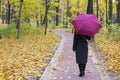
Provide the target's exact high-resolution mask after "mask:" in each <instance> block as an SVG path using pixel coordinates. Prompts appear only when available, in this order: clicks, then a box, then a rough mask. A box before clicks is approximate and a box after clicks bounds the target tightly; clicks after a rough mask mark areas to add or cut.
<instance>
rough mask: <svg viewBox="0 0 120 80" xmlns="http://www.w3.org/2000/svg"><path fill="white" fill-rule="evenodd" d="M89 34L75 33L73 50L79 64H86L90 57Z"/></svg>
mask: <svg viewBox="0 0 120 80" xmlns="http://www.w3.org/2000/svg"><path fill="white" fill-rule="evenodd" d="M87 40H90V37H89V36H85V35H78V34H76V32H75V33H74V39H73V50H74V51H75V53H76V62H77V63H78V64H86V63H87V58H88V42H87Z"/></svg>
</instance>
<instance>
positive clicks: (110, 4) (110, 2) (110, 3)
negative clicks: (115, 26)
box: [109, 0, 112, 24]
mask: <svg viewBox="0 0 120 80" xmlns="http://www.w3.org/2000/svg"><path fill="white" fill-rule="evenodd" d="M111 22H112V0H109V24H110V23H111Z"/></svg>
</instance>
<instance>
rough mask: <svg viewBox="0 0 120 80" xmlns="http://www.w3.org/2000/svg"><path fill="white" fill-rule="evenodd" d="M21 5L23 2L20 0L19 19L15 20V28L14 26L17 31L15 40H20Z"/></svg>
mask: <svg viewBox="0 0 120 80" xmlns="http://www.w3.org/2000/svg"><path fill="white" fill-rule="evenodd" d="M22 3H23V0H20V10H19V18H18V20H17V26H16V27H17V29H18V35H17V39H19V38H20V18H21V13H22Z"/></svg>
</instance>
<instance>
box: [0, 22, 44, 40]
mask: <svg viewBox="0 0 120 80" xmlns="http://www.w3.org/2000/svg"><path fill="white" fill-rule="evenodd" d="M43 29H44V27H42V26H40V27H36V26H30V25H29V24H27V23H24V24H21V25H20V37H24V36H26V35H28V34H43V32H44V30H43ZM17 32H18V29H16V25H15V24H10V25H9V27H5V28H1V29H0V34H1V36H2V38H11V37H16V36H17Z"/></svg>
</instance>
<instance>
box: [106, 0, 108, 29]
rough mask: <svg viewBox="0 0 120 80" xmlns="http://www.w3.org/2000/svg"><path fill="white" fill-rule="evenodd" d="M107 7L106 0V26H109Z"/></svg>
mask: <svg viewBox="0 0 120 80" xmlns="http://www.w3.org/2000/svg"><path fill="white" fill-rule="evenodd" d="M107 8H108V6H107V0H106V28H107V24H108V18H107V16H108V15H107Z"/></svg>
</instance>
